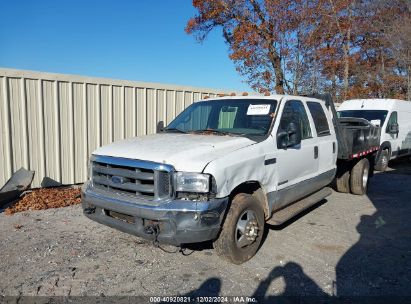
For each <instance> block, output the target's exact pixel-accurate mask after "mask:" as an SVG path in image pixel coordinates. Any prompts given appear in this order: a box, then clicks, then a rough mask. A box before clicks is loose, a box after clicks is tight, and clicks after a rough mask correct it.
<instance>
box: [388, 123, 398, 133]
mask: <svg viewBox="0 0 411 304" xmlns="http://www.w3.org/2000/svg"><path fill="white" fill-rule="evenodd" d="M399 130H400V126H399V125H398V123H396V122H395V123H393V124H392V125H390V127H389V129H388V132H389V133H390V134H398V132H399Z"/></svg>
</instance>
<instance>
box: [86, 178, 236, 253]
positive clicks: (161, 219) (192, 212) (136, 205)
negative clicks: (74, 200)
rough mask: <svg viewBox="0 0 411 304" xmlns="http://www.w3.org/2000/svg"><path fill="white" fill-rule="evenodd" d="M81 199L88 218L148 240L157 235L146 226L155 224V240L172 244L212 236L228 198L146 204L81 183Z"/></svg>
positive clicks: (218, 226)
mask: <svg viewBox="0 0 411 304" xmlns="http://www.w3.org/2000/svg"><path fill="white" fill-rule="evenodd" d="M81 201H82V207H83V213H84V215H86V216H87V217H88V218H90V219H91V220H94V221H96V222H98V223H101V224H103V225H107V226H109V227H112V228H115V229H118V230H120V231H123V232H126V233H130V234H133V235H137V236H139V237H142V238H145V239H149V240H154V239H155V237H156V236H155V234H153V233H151V234H150V233H149V231H150V229H147V227H149V226H151V227H153V226H156V227H157V229H158V234H157V240H158V241H159V242H160V243H165V244H170V245H175V246H179V245H181V244H189V243H197V242H203V241H208V240H214V239H215V238H216V237H217V235H218V233H219V231H220V229H221V223H222V221H223V217H224V214H225V210H226V208H227V204H228V198H220V199H212V200H209V201H188V200H169V201H166V202H162V203H160V204H158V205H147V204H143V203H141V202H139V200H138V198H137V197H136V199H135V201H134V200H133V201H132V202H131V201H130V199H129V198H128V199H127V200H124V199H122V197H121V195H115V194H110V193H108V194H107V193H104V192H101V191H96V190H95V189H93V188H92V187H90V184H89V183H86V184H84V186H83V189H82V199H81ZM151 230H152V229H151Z"/></svg>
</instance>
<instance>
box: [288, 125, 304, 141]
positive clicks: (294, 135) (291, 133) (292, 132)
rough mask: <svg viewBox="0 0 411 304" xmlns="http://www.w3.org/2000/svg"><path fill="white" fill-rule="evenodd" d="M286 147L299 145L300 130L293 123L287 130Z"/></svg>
mask: <svg viewBox="0 0 411 304" xmlns="http://www.w3.org/2000/svg"><path fill="white" fill-rule="evenodd" d="M287 132H288V146H289V147H292V146H296V145H299V144H301V137H302V136H301V129H300V127H299V126H298V125H297V124H296V123H295V122H290V123H289V125H288V128H287Z"/></svg>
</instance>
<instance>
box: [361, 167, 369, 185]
mask: <svg viewBox="0 0 411 304" xmlns="http://www.w3.org/2000/svg"><path fill="white" fill-rule="evenodd" d="M368 172H369V169H368V166H366V167H365V168H364V171H363V174H362V186H363V188H364V189H365V188H366V187H367V183H368Z"/></svg>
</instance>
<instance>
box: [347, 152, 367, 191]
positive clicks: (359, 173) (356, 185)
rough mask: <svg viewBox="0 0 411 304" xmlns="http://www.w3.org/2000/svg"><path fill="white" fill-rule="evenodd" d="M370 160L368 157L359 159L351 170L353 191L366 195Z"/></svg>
mask: <svg viewBox="0 0 411 304" xmlns="http://www.w3.org/2000/svg"><path fill="white" fill-rule="evenodd" d="M369 174H370V162H369V161H368V159H367V158H363V159H361V160H360V161H358V162H357V163H356V164H355V165H354V167H353V168H352V170H351V178H350V186H351V193H352V194H357V195H364V194H365V193H366V192H367V187H368V177H369Z"/></svg>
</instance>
